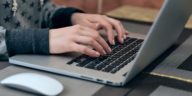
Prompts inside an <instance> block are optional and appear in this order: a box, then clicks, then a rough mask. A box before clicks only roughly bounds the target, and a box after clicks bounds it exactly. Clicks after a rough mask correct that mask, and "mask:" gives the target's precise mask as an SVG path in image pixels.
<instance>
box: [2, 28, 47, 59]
mask: <svg viewBox="0 0 192 96" xmlns="http://www.w3.org/2000/svg"><path fill="white" fill-rule="evenodd" d="M42 37H43V38H42ZM15 54H49V29H12V30H6V29H5V28H4V27H2V26H0V60H4V59H5V58H7V57H8V56H13V55H15Z"/></svg>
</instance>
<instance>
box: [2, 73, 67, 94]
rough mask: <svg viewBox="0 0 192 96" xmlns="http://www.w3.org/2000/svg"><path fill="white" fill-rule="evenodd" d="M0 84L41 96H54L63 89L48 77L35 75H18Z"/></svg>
mask: <svg viewBox="0 0 192 96" xmlns="http://www.w3.org/2000/svg"><path fill="white" fill-rule="evenodd" d="M1 84H3V85H5V86H9V87H12V88H17V89H20V90H24V91H28V92H32V93H37V94H41V95H48V96H55V95H58V94H59V93H61V92H62V91H63V89H64V87H63V85H62V84H61V83H60V82H59V81H57V80H55V79H53V78H50V77H48V76H45V75H40V74H37V73H20V74H16V75H13V76H10V77H8V78H5V79H4V80H2V81H1Z"/></svg>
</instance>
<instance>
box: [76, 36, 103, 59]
mask: <svg viewBox="0 0 192 96" xmlns="http://www.w3.org/2000/svg"><path fill="white" fill-rule="evenodd" d="M75 42H77V43H81V44H85V45H90V46H91V47H93V48H94V49H95V50H96V51H98V52H99V53H100V54H102V55H105V54H106V52H105V50H104V48H103V47H102V46H101V45H100V44H99V43H98V42H97V41H96V40H95V39H93V38H91V37H88V36H78V37H77V38H75Z"/></svg>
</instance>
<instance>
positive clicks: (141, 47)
mask: <svg viewBox="0 0 192 96" xmlns="http://www.w3.org/2000/svg"><path fill="white" fill-rule="evenodd" d="M191 4H192V0H165V2H164V5H163V6H162V8H161V10H160V13H159V15H158V17H157V18H156V20H155V22H154V24H153V25H152V27H151V29H150V31H149V32H148V34H147V36H142V35H139V34H132V33H130V34H129V37H128V38H127V39H126V40H125V43H124V44H118V42H117V44H116V45H114V46H111V45H110V46H111V48H112V53H110V54H108V55H106V56H102V57H99V58H91V57H89V56H86V55H83V54H76V53H71V54H65V55H60V56H58V55H54V56H53V55H51V56H44V55H16V56H13V57H11V58H10V59H9V62H10V63H11V64H15V65H20V66H25V67H30V68H35V69H39V70H44V71H48V72H53V73H58V74H62V75H67V76H72V77H77V78H81V79H85V80H90V81H95V82H99V83H104V84H109V85H113V86H123V85H125V84H126V83H127V82H128V81H129V80H131V79H132V78H133V77H134V76H135V75H137V74H138V73H139V72H140V71H142V70H143V69H144V68H145V67H146V66H148V65H149V64H150V63H151V62H152V61H153V60H154V59H156V58H157V57H158V56H159V55H160V54H162V53H163V52H164V51H165V50H167V49H168V48H169V47H170V46H171V45H172V44H174V43H175V41H176V40H177V39H178V37H179V35H180V34H181V32H182V30H183V28H184V25H185V24H186V22H187V20H188V19H189V17H190V15H191V12H192V7H191ZM144 39H145V40H144Z"/></svg>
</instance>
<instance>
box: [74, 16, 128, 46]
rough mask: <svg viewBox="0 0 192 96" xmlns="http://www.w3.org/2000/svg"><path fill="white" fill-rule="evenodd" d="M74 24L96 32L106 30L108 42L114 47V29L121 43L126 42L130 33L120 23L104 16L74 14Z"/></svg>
mask: <svg viewBox="0 0 192 96" xmlns="http://www.w3.org/2000/svg"><path fill="white" fill-rule="evenodd" d="M72 23H73V24H79V25H82V26H87V27H89V28H92V29H95V30H99V29H105V30H106V32H107V37H108V40H109V42H110V44H113V45H114V44H115V41H114V33H113V29H115V30H116V31H117V33H118V41H119V42H121V43H123V42H124V39H125V37H126V35H127V33H128V32H127V31H126V30H125V28H124V27H123V25H122V24H121V22H120V21H118V20H115V19H112V18H109V17H107V16H104V15H96V14H84V13H74V14H73V15H72Z"/></svg>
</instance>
